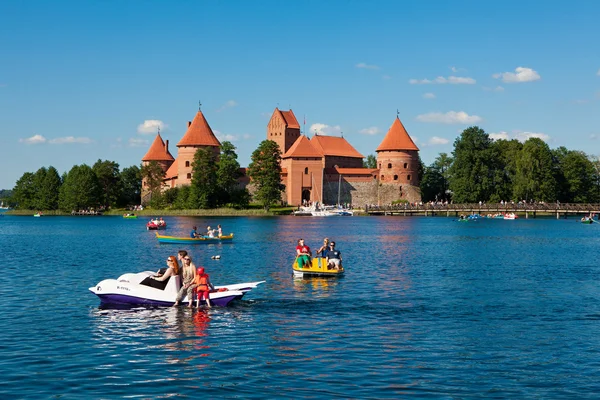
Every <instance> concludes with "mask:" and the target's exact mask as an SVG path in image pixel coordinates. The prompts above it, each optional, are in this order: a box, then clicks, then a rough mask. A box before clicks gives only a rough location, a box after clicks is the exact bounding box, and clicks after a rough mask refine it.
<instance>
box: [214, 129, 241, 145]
mask: <svg viewBox="0 0 600 400" xmlns="http://www.w3.org/2000/svg"><path fill="white" fill-rule="evenodd" d="M213 133H214V134H215V136H216V137H217V139H219V142H221V143H223V142H224V141H227V142H235V141H237V140H238V139H239V136H238V135H231V134H228V133H221V131H218V130H214V131H213Z"/></svg>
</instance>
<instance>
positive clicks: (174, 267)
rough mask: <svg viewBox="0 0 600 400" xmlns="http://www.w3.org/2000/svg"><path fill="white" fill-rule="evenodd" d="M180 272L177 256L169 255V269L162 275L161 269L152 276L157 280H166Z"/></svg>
mask: <svg viewBox="0 0 600 400" xmlns="http://www.w3.org/2000/svg"><path fill="white" fill-rule="evenodd" d="M177 274H179V264H177V258H175V256H169V258H167V270H166V271H165V272H164V273H163V274H162V275H161V274H160V271H159V272H158V273H157V274H156V275H154V276H152V279H154V280H155V281H159V282H162V281H165V280H167V279H169V278H170V277H171V276H177Z"/></svg>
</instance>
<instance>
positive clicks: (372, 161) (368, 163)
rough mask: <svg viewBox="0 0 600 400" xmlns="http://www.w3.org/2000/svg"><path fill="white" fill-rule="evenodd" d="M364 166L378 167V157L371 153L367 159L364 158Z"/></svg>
mask: <svg viewBox="0 0 600 400" xmlns="http://www.w3.org/2000/svg"><path fill="white" fill-rule="evenodd" d="M363 167H365V168H370V169H376V168H377V157H375V155H373V154H369V155H368V156H367V158H366V159H365V160H363Z"/></svg>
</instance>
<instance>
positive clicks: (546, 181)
mask: <svg viewBox="0 0 600 400" xmlns="http://www.w3.org/2000/svg"><path fill="white" fill-rule="evenodd" d="M553 161H554V160H553V157H552V153H551V152H550V148H549V147H548V145H547V144H546V142H544V141H543V140H541V139H539V138H529V139H527V141H526V142H525V143H524V144H523V148H522V149H521V151H520V152H519V156H518V157H517V162H516V167H517V170H516V174H515V182H514V187H513V192H514V195H515V196H516V198H517V199H523V200H526V201H529V200H537V201H540V200H541V201H555V200H556V193H557V191H556V186H557V185H556V178H555V174H554V167H553V164H554V162H553Z"/></svg>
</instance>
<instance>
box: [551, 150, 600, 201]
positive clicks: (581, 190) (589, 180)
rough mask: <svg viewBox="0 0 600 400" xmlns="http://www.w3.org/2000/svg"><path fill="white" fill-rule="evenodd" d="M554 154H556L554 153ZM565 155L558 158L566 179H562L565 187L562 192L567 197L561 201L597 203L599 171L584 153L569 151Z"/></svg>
mask: <svg viewBox="0 0 600 400" xmlns="http://www.w3.org/2000/svg"><path fill="white" fill-rule="evenodd" d="M565 150H566V149H565ZM561 153H562V151H561ZM553 154H555V153H554V152H553ZM563 154H564V156H562V154H561V156H559V157H558V164H559V165H560V170H561V172H562V177H563V178H564V179H561V181H562V183H563V185H564V187H563V189H562V190H560V192H561V193H562V194H563V196H566V198H563V199H562V200H561V201H566V202H569V203H589V202H593V201H595V200H596V198H597V196H596V194H597V188H596V182H597V177H596V175H597V171H596V167H595V166H594V164H593V163H592V162H591V161H590V159H589V158H588V157H587V155H586V154H585V153H584V152H582V151H575V150H567V151H566V153H563ZM555 158H556V157H555Z"/></svg>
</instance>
